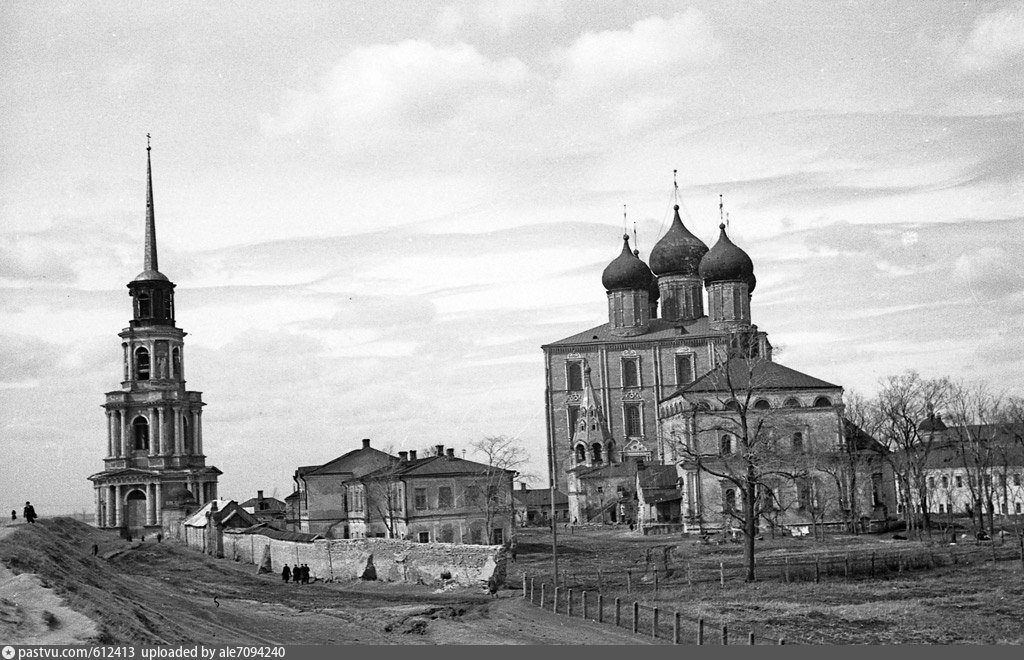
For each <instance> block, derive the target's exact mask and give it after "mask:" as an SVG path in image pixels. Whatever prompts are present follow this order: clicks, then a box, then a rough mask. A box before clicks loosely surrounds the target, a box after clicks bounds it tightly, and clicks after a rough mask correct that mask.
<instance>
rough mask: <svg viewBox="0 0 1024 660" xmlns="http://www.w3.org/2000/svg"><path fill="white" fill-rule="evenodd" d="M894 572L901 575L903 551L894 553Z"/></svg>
mask: <svg viewBox="0 0 1024 660" xmlns="http://www.w3.org/2000/svg"><path fill="white" fill-rule="evenodd" d="M896 572H897V573H898V574H899V575H903V553H902V552H898V553H896Z"/></svg>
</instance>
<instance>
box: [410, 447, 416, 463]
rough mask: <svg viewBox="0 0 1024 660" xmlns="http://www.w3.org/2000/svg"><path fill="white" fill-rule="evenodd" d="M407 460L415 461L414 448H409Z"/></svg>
mask: <svg viewBox="0 0 1024 660" xmlns="http://www.w3.org/2000/svg"><path fill="white" fill-rule="evenodd" d="M409 460H410V461H415V460H416V450H415V449H410V450H409Z"/></svg>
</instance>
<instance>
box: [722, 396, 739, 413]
mask: <svg viewBox="0 0 1024 660" xmlns="http://www.w3.org/2000/svg"><path fill="white" fill-rule="evenodd" d="M725 409H726V410H732V411H733V412H739V409H740V403H739V401H737V400H736V399H729V400H728V401H726V402H725Z"/></svg>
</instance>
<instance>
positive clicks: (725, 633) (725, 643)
mask: <svg viewBox="0 0 1024 660" xmlns="http://www.w3.org/2000/svg"><path fill="white" fill-rule="evenodd" d="M722 646H729V626H727V625H725V624H724V623H723V624H722Z"/></svg>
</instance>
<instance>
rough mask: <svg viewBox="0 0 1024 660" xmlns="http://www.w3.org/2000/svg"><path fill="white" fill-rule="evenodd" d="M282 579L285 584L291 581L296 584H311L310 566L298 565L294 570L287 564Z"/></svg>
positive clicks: (282, 570) (282, 572) (282, 571)
mask: <svg viewBox="0 0 1024 660" xmlns="http://www.w3.org/2000/svg"><path fill="white" fill-rule="evenodd" d="M281 579H282V580H284V581H285V582H288V581H289V580H291V581H292V582H294V583H295V584H309V566H306V565H305V564H302V565H296V566H295V569H294V570H293V569H291V568H289V567H288V564H285V565H284V568H283V569H281Z"/></svg>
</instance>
